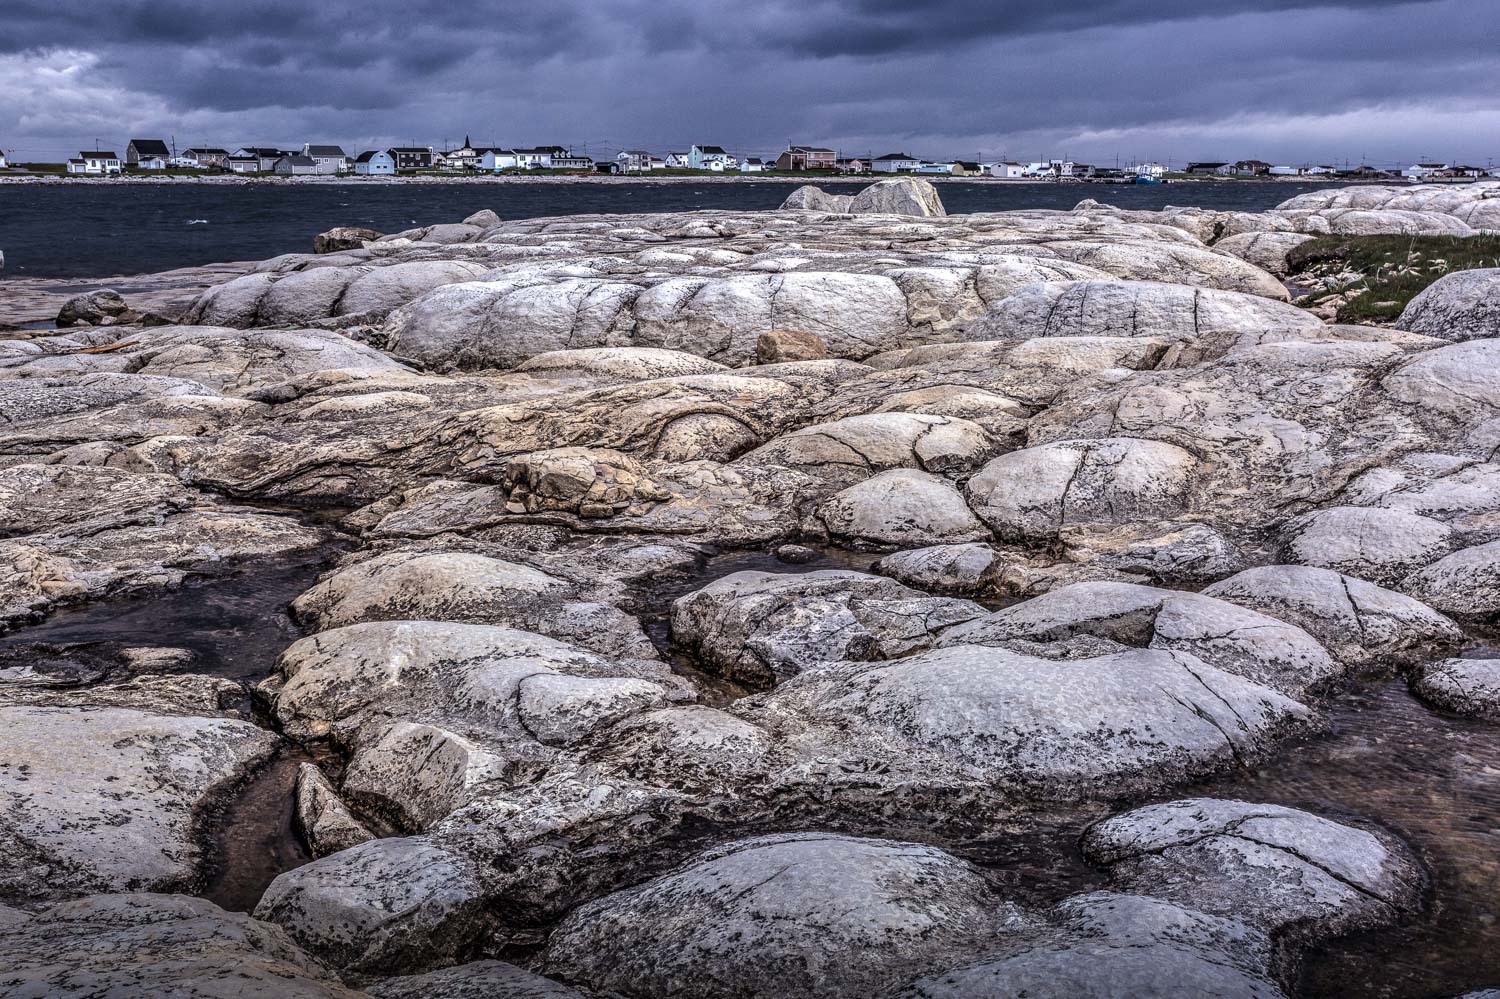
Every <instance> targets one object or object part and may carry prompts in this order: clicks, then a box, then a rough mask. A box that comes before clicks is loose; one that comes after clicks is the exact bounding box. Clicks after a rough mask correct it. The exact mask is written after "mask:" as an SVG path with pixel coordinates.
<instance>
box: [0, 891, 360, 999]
mask: <svg viewBox="0 0 1500 999" xmlns="http://www.w3.org/2000/svg"><path fill="white" fill-rule="evenodd" d="M0 968H3V969H4V971H0V976H3V977H0V988H3V989H4V990H5V993H6V994H7V995H10V996H18V997H19V996H49V997H56V999H97V997H99V996H172V997H174V999H179V997H180V999H359V997H360V996H362V995H364V993H362V992H358V991H355V990H354V989H351V988H348V987H347V986H345V985H344V984H343V983H342V982H340V981H339V979H338V976H337V975H335V974H334V973H333V972H331V971H329V970H328V969H327V968H326V967H324V966H323V965H322V964H320V963H319V962H318V961H317V960H316V959H314V958H312V957H309V956H308V955H307V954H306V953H304V952H303V951H302V949H301V948H299V947H297V946H296V945H295V944H294V943H292V942H291V941H290V940H289V939H287V935H286V934H285V933H284V932H282V930H281V928H280V927H277V926H272V925H269V924H267V923H263V922H259V921H257V920H254V919H251V918H250V917H249V916H246V915H244V914H242V913H238V912H225V911H224V910H223V909H220V908H219V907H218V906H216V905H214V904H213V903H212V902H208V901H205V900H203V899H197V898H188V897H186V896H183V895H148V894H119V895H96V896H93V897H91V898H84V899H79V900H78V901H75V902H64V903H62V904H59V905H55V906H52V907H51V908H49V909H45V910H43V911H41V912H39V913H37V914H36V915H35V916H33V917H32V918H31V919H28V920H26V921H24V922H20V923H15V924H13V925H4V924H0Z"/></svg>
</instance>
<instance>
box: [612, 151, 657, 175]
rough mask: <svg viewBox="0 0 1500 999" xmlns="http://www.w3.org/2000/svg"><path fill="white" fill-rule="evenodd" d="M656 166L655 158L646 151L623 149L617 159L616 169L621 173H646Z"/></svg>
mask: <svg viewBox="0 0 1500 999" xmlns="http://www.w3.org/2000/svg"><path fill="white" fill-rule="evenodd" d="M654 165H655V157H653V156H652V155H651V154H650V153H648V152H646V151H645V150H644V149H622V150H620V154H619V155H618V156H616V157H615V168H616V169H617V170H618V171H619V172H620V173H645V172H647V171H648V170H650V169H652V167H653V166H654Z"/></svg>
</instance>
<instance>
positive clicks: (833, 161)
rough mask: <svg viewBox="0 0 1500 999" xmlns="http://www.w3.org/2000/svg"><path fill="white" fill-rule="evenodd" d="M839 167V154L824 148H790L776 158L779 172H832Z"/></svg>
mask: <svg viewBox="0 0 1500 999" xmlns="http://www.w3.org/2000/svg"><path fill="white" fill-rule="evenodd" d="M837 165H838V154H837V153H836V152H834V151H833V150H832V149H824V148H823V147H822V146H788V147H787V148H786V152H784V153H782V154H781V155H780V156H778V157H776V169H778V170H832V169H834V167H835V166H837Z"/></svg>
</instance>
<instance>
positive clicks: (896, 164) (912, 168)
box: [873, 153, 922, 173]
mask: <svg viewBox="0 0 1500 999" xmlns="http://www.w3.org/2000/svg"><path fill="white" fill-rule="evenodd" d="M921 165H922V161H921V160H919V159H917V158H916V157H915V156H910V155H907V154H906V153H886V154H885V155H884V156H877V157H875V162H874V165H873V169H874V171H875V172H876V173H916V172H917V168H918V167H920V166H921Z"/></svg>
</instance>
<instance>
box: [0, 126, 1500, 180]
mask: <svg viewBox="0 0 1500 999" xmlns="http://www.w3.org/2000/svg"><path fill="white" fill-rule="evenodd" d="M18 166H23V167H24V168H25V169H28V170H31V171H36V170H37V168H38V167H40V166H43V165H40V164H24V165H18ZM47 166H51V167H52V169H51V171H50V172H58V171H57V170H56V166H57V165H56V164H52V165H47ZM61 166H62V167H63V169H62V171H61V172H64V173H66V174H69V175H75V176H85V177H108V176H121V175H125V174H140V173H146V174H152V173H159V174H182V173H189V174H192V173H199V172H201V173H203V174H210V173H219V174H238V175H244V176H268V177H298V176H385V177H394V176H398V175H408V176H414V175H424V174H426V175H463V174H471V175H477V174H531V173H554V174H573V175H581V174H589V175H592V174H605V175H636V176H642V175H657V176H670V175H674V174H677V175H695V174H740V175H744V174H800V173H820V174H825V175H835V176H836V175H841V174H842V175H867V174H907V175H919V176H924V177H929V178H942V177H955V178H973V179H976V180H978V179H996V180H1012V181H1058V182H1074V181H1077V182H1083V181H1093V182H1103V183H1127V184H1128V183H1135V184H1157V183H1165V182H1169V181H1171V180H1188V179H1197V180H1205V179H1237V180H1302V179H1307V178H1316V179H1319V180H1340V181H1361V180H1363V181H1374V182H1390V181H1396V180H1403V179H1404V180H1408V181H1412V182H1421V183H1434V182H1444V181H1446V182H1459V183H1461V182H1464V181H1472V180H1477V179H1480V178H1482V177H1500V167H1496V166H1494V165H1493V164H1492V165H1489V166H1485V167H1477V166H1471V165H1467V164H1461V163H1445V162H1417V163H1411V164H1396V165H1390V166H1384V167H1379V166H1373V165H1370V164H1365V163H1361V164H1352V163H1347V162H1346V163H1344V164H1342V165H1340V164H1332V163H1324V164H1313V163H1303V164H1278V163H1272V162H1268V161H1265V160H1259V159H1245V160H1238V161H1235V162H1227V161H1201V162H1196V161H1195V162H1188V163H1186V164H1183V165H1181V166H1174V165H1172V164H1171V163H1165V164H1164V163H1157V162H1149V161H1148V162H1130V163H1126V164H1124V165H1120V164H1116V165H1114V166H1104V165H1099V164H1093V163H1081V162H1075V161H1073V160H1070V159H1066V158H1062V159H1056V158H1054V159H1045V160H1034V161H1029V162H1021V161H1017V160H1010V159H1004V158H1001V159H996V160H977V159H976V160H962V159H947V158H937V159H928V158H926V157H922V156H915V155H912V154H910V153H906V152H890V153H885V154H883V155H880V156H869V155H866V156H846V155H843V154H841V153H840V152H839V151H838V150H836V149H832V148H829V147H824V146H812V145H788V146H787V147H786V149H784V150H783V151H782V152H781V153H779V154H777V155H774V156H772V155H769V154H768V155H765V156H752V155H744V154H738V153H731V152H729V151H728V150H726V149H725V148H724V147H723V146H718V145H712V144H707V143H704V144H693V145H691V146H689V147H688V148H687V150H686V151H675V150H669V151H667V152H666V153H664V154H658V153H655V152H651V151H649V150H645V149H622V150H620V151H619V152H618V153H617V154H616V155H615V156H613V157H609V158H603V159H597V160H596V159H594V158H593V157H591V156H589V155H588V154H587V152H579V151H577V150H575V149H572V148H569V147H566V146H559V145H552V146H535V147H503V148H502V147H498V146H485V145H476V144H474V143H473V142H472V141H471V139H470V138H468V137H465V139H464V142H463V145H461V146H459V147H457V148H448V149H438V148H436V147H434V146H416V145H413V146H393V147H390V148H386V149H365V150H360V151H358V152H354V153H351V152H349V151H347V150H345V149H344V147H342V146H339V145H333V144H321V143H314V142H306V143H303V145H302V146H301V148H299V149H284V148H280V147H277V146H239V147H237V148H234V149H232V150H231V149H229V148H225V147H217V146H192V147H189V148H186V149H181V150H178V149H176V147H175V143H173V144H170V145H169V144H168V142H167V140H164V139H131V140H129V142H128V143H126V145H125V152H124V154H123V156H122V155H121V154H119V153H117V152H116V151H115V150H113V149H109V150H105V149H97V148H96V149H93V150H81V151H79V153H78V155H77V156H74V157H70V158H69V159H68V160H67V162H66V163H65V164H62V165H61ZM8 167H10V164H8V163H7V161H6V157H5V155H4V152H3V151H0V170H3V169H6V168H8ZM43 172H49V171H43Z"/></svg>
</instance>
